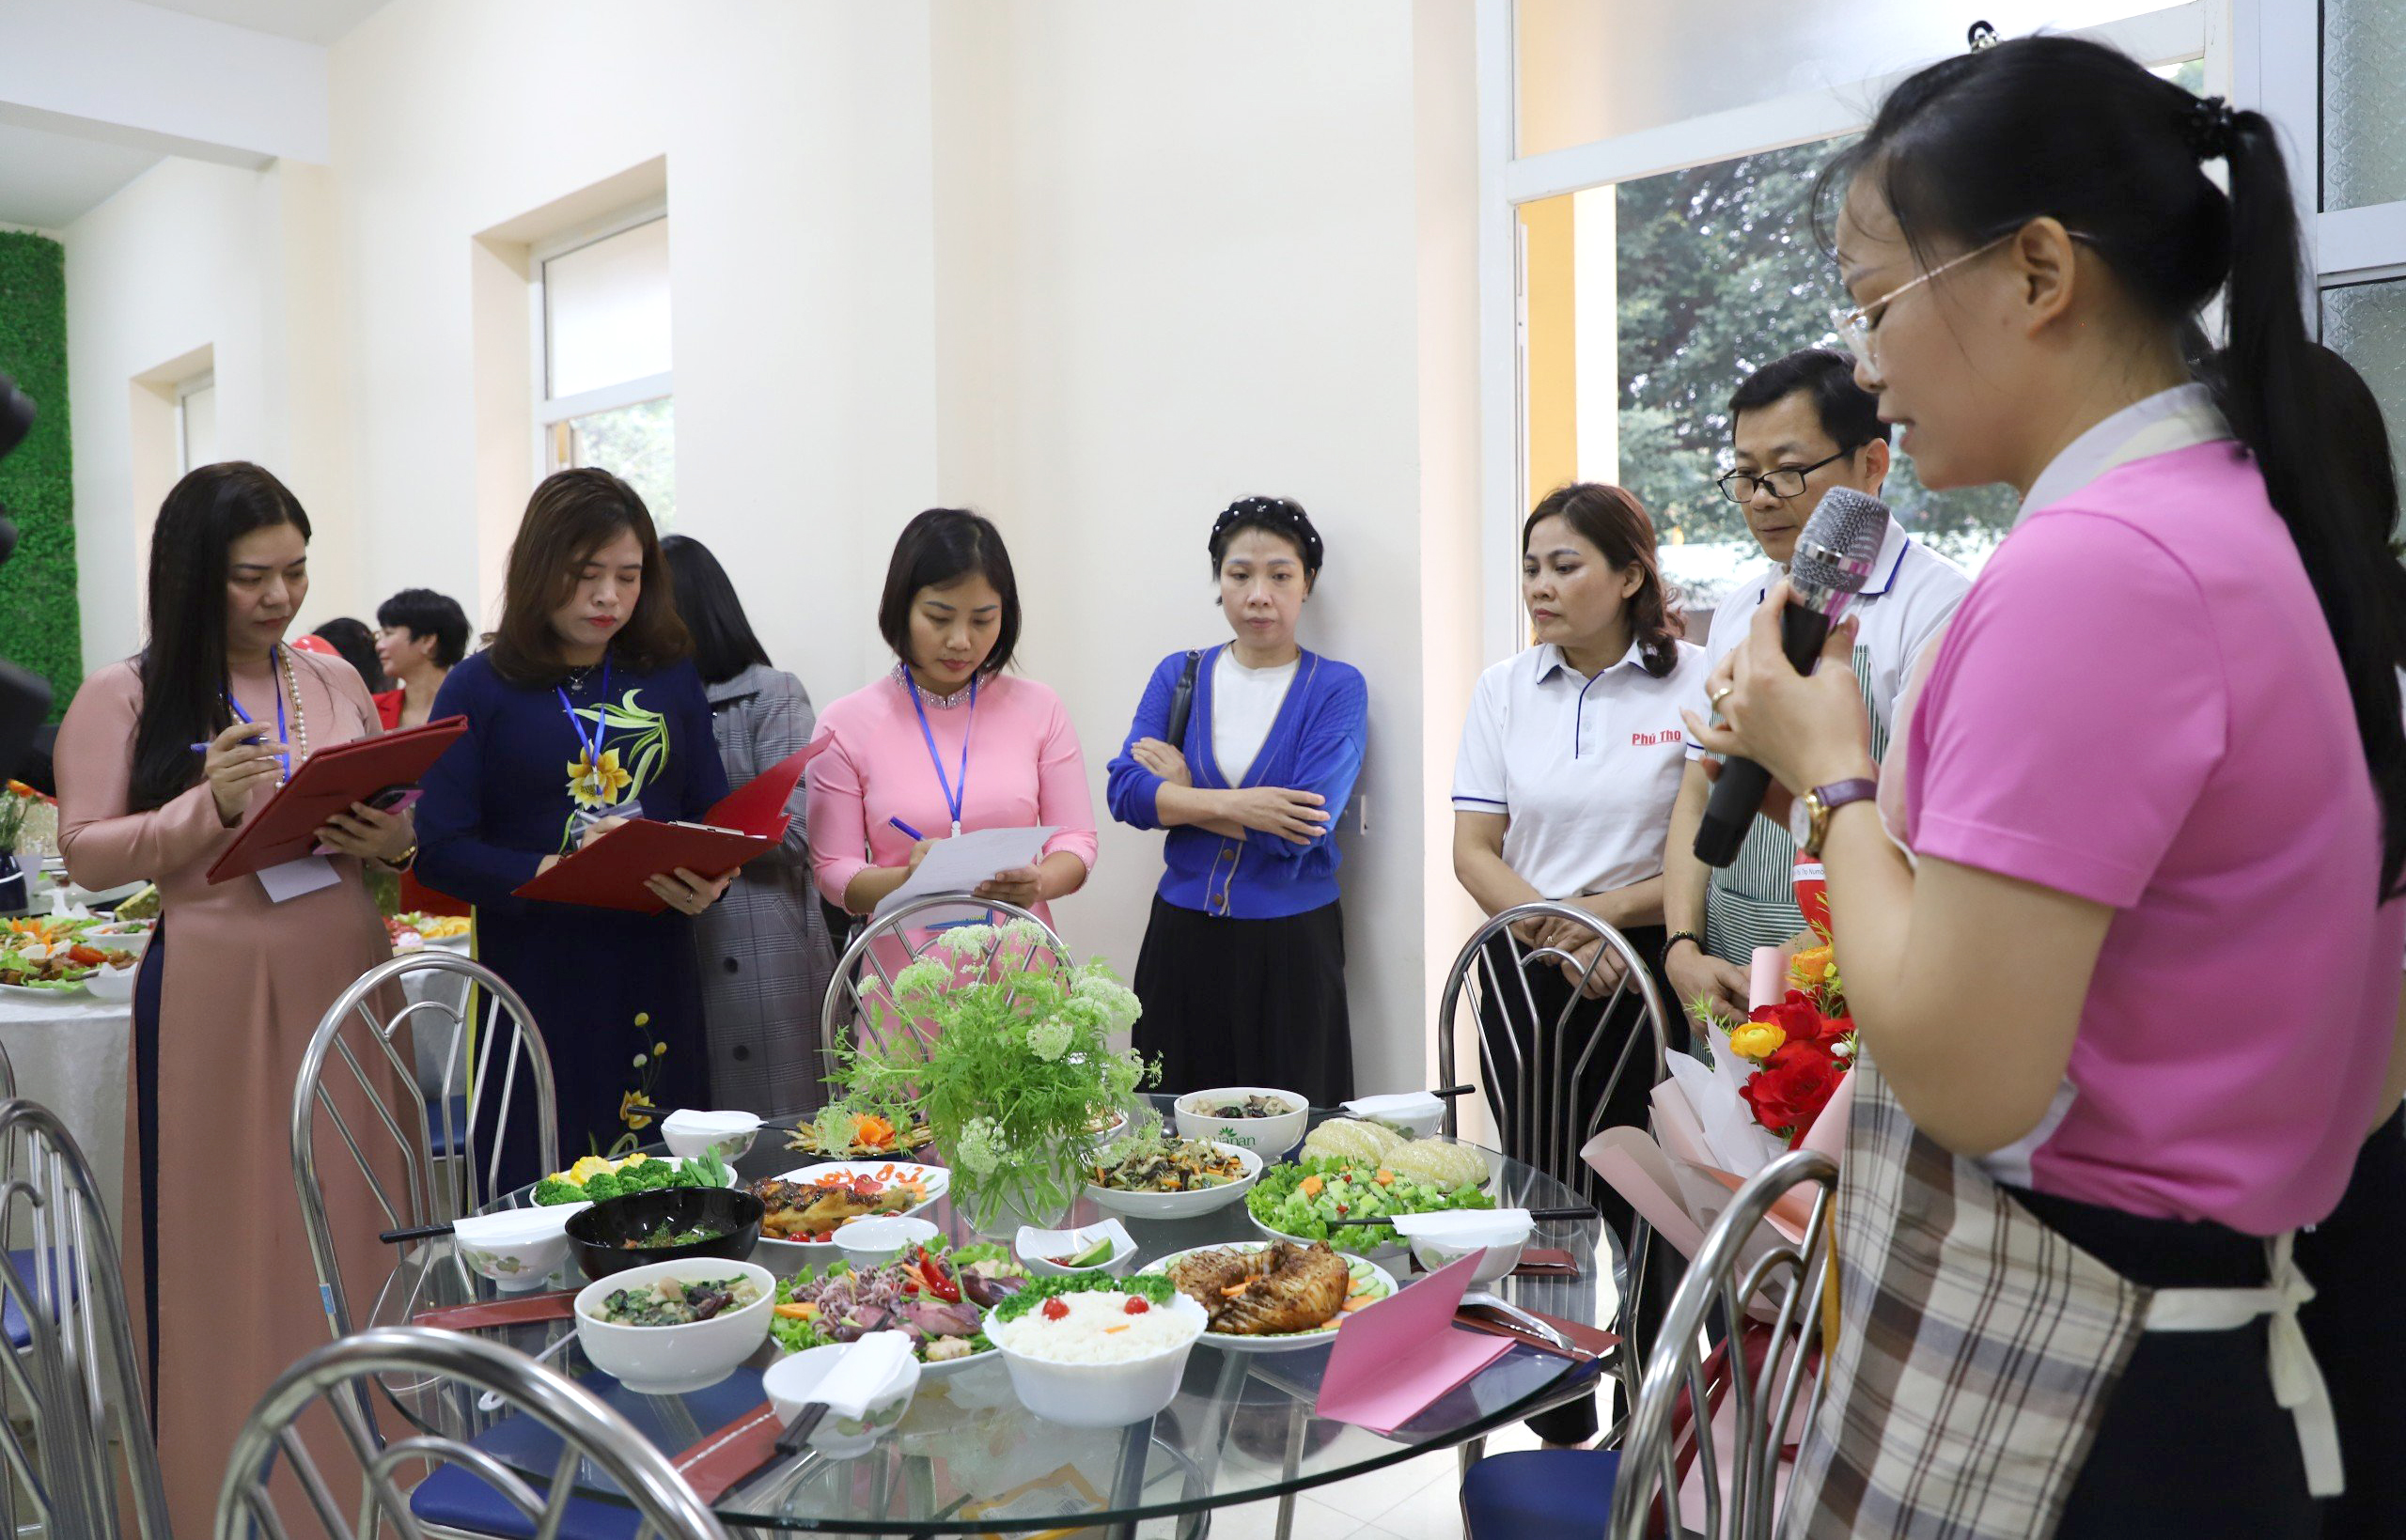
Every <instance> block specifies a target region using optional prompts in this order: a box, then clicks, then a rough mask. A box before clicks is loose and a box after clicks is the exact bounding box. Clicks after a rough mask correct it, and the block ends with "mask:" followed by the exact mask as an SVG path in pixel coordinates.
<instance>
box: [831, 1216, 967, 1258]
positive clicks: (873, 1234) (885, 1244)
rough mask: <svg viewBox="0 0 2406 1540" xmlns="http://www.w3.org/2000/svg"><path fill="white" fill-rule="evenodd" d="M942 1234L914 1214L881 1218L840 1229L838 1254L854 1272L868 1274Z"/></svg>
mask: <svg viewBox="0 0 2406 1540" xmlns="http://www.w3.org/2000/svg"><path fill="white" fill-rule="evenodd" d="M941 1234H943V1232H942V1231H940V1230H938V1229H937V1228H936V1227H935V1225H934V1224H933V1223H932V1222H930V1221H927V1220H923V1219H920V1218H919V1217H918V1216H917V1215H915V1214H879V1215H875V1216H873V1217H871V1218H869V1219H865V1220H853V1221H851V1222H849V1223H847V1224H843V1225H840V1226H838V1227H837V1228H836V1251H838V1252H841V1253H843V1258H844V1260H845V1261H846V1262H849V1263H851V1267H852V1270H853V1271H854V1272H868V1271H870V1270H872V1269H874V1268H883V1266H885V1265H886V1264H887V1263H888V1262H891V1261H893V1260H895V1259H896V1258H897V1257H898V1256H900V1255H901V1254H902V1253H903V1252H907V1251H909V1250H911V1249H912V1248H913V1247H914V1246H925V1245H926V1244H928V1243H929V1242H930V1241H931V1240H933V1239H935V1238H936V1237H937V1236H939V1235H941Z"/></svg>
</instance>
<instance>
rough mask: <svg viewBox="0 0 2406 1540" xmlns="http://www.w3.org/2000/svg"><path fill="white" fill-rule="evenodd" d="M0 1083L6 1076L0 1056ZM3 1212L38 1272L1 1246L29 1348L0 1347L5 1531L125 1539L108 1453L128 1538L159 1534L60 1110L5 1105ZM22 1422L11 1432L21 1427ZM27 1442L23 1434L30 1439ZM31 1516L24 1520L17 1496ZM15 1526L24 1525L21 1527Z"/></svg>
mask: <svg viewBox="0 0 2406 1540" xmlns="http://www.w3.org/2000/svg"><path fill="white" fill-rule="evenodd" d="M0 1075H6V1077H7V1079H8V1081H9V1082H10V1084H11V1088H12V1089H13V1083H14V1080H15V1077H14V1074H13V1072H10V1071H8V1067H7V1064H6V1060H5V1058H0ZM0 1216H5V1221H6V1227H7V1230H8V1237H9V1238H10V1239H16V1238H19V1237H24V1238H27V1239H30V1241H31V1242H32V1244H31V1245H30V1247H27V1248H23V1249H25V1250H29V1251H30V1252H31V1253H32V1255H31V1258H30V1260H31V1262H32V1266H33V1277H32V1278H31V1279H28V1278H26V1277H25V1276H24V1274H23V1273H22V1272H20V1271H19V1270H18V1267H17V1259H16V1258H15V1256H13V1255H11V1254H9V1253H8V1252H6V1251H0V1292H5V1295H6V1297H7V1299H8V1302H9V1303H11V1304H14V1305H15V1306H16V1307H17V1310H18V1313H19V1314H21V1315H22V1316H23V1318H24V1321H25V1326H26V1333H27V1337H28V1341H27V1343H26V1345H25V1346H24V1347H23V1348H21V1349H19V1350H17V1351H15V1352H8V1353H0V1462H5V1464H6V1467H7V1469H6V1470H5V1471H0V1524H5V1525H6V1527H7V1528H8V1529H9V1530H13V1531H16V1532H20V1533H38V1534H44V1535H48V1536H52V1537H54V1540H120V1537H122V1536H123V1535H125V1534H126V1533H127V1530H126V1528H125V1525H124V1522H123V1515H122V1513H121V1512H120V1511H119V1508H118V1503H117V1499H118V1492H119V1471H118V1470H117V1457H116V1456H114V1455H113V1454H111V1452H110V1451H111V1440H112V1437H114V1439H115V1440H116V1442H117V1445H118V1446H119V1447H121V1448H122V1449H123V1451H124V1454H123V1463H124V1470H123V1472H122V1474H123V1481H124V1487H125V1489H126V1491H127V1492H128V1493H129V1494H130V1495H131V1497H132V1500H133V1517H134V1528H133V1533H135V1534H137V1535H140V1536H142V1537H144V1540H168V1533H169V1531H168V1523H167V1500H166V1493H165V1488H164V1486H163V1485H162V1484H161V1481H160V1475H159V1452H158V1448H157V1446H156V1445H155V1444H153V1443H152V1442H151V1439H150V1425H149V1422H148V1408H149V1401H148V1397H147V1396H146V1395H145V1394H144V1393H143V1389H142V1371H141V1360H140V1359H139V1358H137V1357H136V1356H135V1353H134V1347H133V1329H132V1313H131V1312H130V1311H129V1310H128V1309H127V1307H126V1302H125V1289H124V1284H123V1283H122V1282H121V1280H120V1275H119V1272H118V1261H117V1240H116V1237H115V1235H114V1234H113V1233H112V1231H111V1229H110V1226H109V1221H108V1214H107V1211H106V1210H105V1209H104V1208H102V1205H101V1200H100V1194H99V1191H98V1190H97V1188H96V1186H95V1184H94V1182H93V1178H92V1168H91V1166H90V1164H89V1163H88V1162H87V1161H86V1159H84V1152H83V1151H82V1150H81V1149H79V1148H78V1147H77V1146H76V1143H75V1140H74V1136H73V1135H71V1134H70V1133H69V1132H68V1131H67V1127H66V1125H65V1124H63V1123H61V1122H60V1121H59V1120H58V1117H57V1115H56V1114H55V1113H54V1112H51V1111H50V1110H49V1109H48V1108H46V1107H43V1106H41V1105H39V1103H36V1102H31V1101H24V1100H22V1099H18V1098H16V1097H10V1098H9V1099H8V1101H6V1102H5V1103H0ZM21 1421H23V1423H25V1424H27V1425H26V1429H25V1431H23V1432H21V1431H20V1427H19V1423H20V1422H21ZM28 1432H29V1433H30V1435H31V1437H30V1438H27V1437H26V1433H28ZM21 1496H22V1498H23V1501H24V1503H25V1505H26V1506H28V1507H29V1508H30V1510H31V1512H30V1513H29V1514H21V1513H20V1511H19V1499H20V1497H21ZM21 1523H22V1525H23V1527H22V1528H21V1527H20V1526H21Z"/></svg>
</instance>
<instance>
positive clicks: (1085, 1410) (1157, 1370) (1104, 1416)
mask: <svg viewBox="0 0 2406 1540" xmlns="http://www.w3.org/2000/svg"><path fill="white" fill-rule="evenodd" d="M1153 1308H1154V1309H1156V1310H1166V1311H1170V1312H1172V1313H1174V1314H1177V1315H1178V1316H1179V1318H1180V1320H1183V1321H1185V1322H1187V1323H1189V1324H1190V1325H1191V1326H1193V1328H1194V1335H1193V1336H1190V1337H1188V1338H1187V1339H1186V1340H1185V1341H1184V1342H1181V1343H1180V1344H1179V1345H1178V1346H1175V1347H1165V1348H1164V1349H1162V1350H1161V1351H1160V1352H1158V1353H1153V1354H1150V1355H1148V1356H1147V1357H1145V1358H1140V1359H1130V1360H1128V1361H1125V1362H1121V1363H1055V1362H1054V1361H1051V1360H1049V1359H1039V1358H1030V1357H1029V1356H1027V1355H1026V1354H1024V1353H1014V1352H1012V1351H1011V1349H1010V1347H1009V1346H1008V1345H1007V1344H1004V1343H1002V1342H1000V1341H997V1342H996V1343H995V1345H994V1346H996V1347H997V1348H998V1349H999V1350H1000V1351H1001V1353H1002V1355H1003V1363H1004V1366H1005V1367H1006V1368H1008V1369H1009V1370H1010V1376H1011V1389H1012V1390H1013V1391H1016V1392H1018V1393H1019V1400H1020V1405H1021V1406H1023V1407H1025V1408H1027V1409H1028V1410H1029V1411H1032V1412H1034V1413H1035V1414H1036V1415H1037V1416H1039V1417H1041V1418H1043V1419H1044V1420H1045V1421H1046V1422H1048V1423H1058V1424H1060V1425H1061V1426H1062V1427H1098V1428H1100V1427H1126V1426H1127V1425H1128V1424H1129V1423H1141V1422H1143V1421H1145V1420H1146V1419H1147V1418H1149V1417H1152V1416H1154V1415H1155V1414H1157V1413H1159V1412H1160V1411H1161V1410H1163V1408H1166V1407H1167V1406H1168V1405H1169V1404H1170V1403H1171V1402H1172V1401H1174V1400H1176V1399H1177V1398H1178V1383H1179V1380H1180V1377H1183V1376H1184V1375H1185V1373H1186V1358H1187V1355H1188V1354H1190V1353H1192V1352H1194V1351H1195V1343H1196V1342H1198V1341H1200V1340H1201V1338H1202V1335H1203V1328H1204V1327H1205V1326H1207V1325H1208V1324H1210V1320H1211V1318H1210V1317H1209V1316H1207V1315H1205V1314H1203V1307H1202V1306H1201V1305H1198V1304H1196V1303H1195V1301H1194V1300H1192V1299H1188V1298H1187V1297H1186V1296H1184V1295H1182V1294H1180V1295H1177V1296H1174V1297H1173V1298H1172V1299H1171V1300H1170V1302H1169V1303H1168V1304H1166V1305H1156V1306H1154V1307H1153ZM992 1334H993V1333H992V1329H991V1328H990V1329H989V1330H988V1332H987V1335H989V1336H992Z"/></svg>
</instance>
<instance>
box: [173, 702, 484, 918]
mask: <svg viewBox="0 0 2406 1540" xmlns="http://www.w3.org/2000/svg"><path fill="white" fill-rule="evenodd" d="M467 730H468V719H467V718H466V717H445V718H444V719H443V720H442V721H441V722H430V723H427V724H426V725H425V726H423V727H412V728H410V729H408V730H407V731H405V732H398V733H383V734H380V735H379V736H377V737H375V738H363V739H355V740H353V741H352V742H349V743H337V744H336V745H335V746H334V747H332V748H329V749H320V750H318V751H317V752H316V753H314V754H310V755H309V757H308V758H306V759H304V760H303V761H301V768H300V769H299V770H295V771H293V773H292V779H291V780H289V781H287V782H286V783H284V785H283V786H282V787H281V788H280V789H279V790H278V791H277V792H276V794H275V796H274V798H273V800H272V801H269V803H268V804H267V805H266V806H265V807H263V808H260V809H259V811H258V815H257V816H256V817H253V818H252V819H251V820H250V821H249V822H248V823H246V824H244V825H243V826H242V834H241V835H240V836H239V837H238V838H237V839H236V840H235V841H234V843H233V844H232V845H230V846H228V847H227V849H226V853H225V854H224V855H222V856H219V857H218V858H217V860H216V861H215V862H214V863H212V864H211V866H210V868H209V880H211V882H227V881H231V880H232V879H235V878H238V877H247V876H249V875H250V874H251V873H253V872H256V871H262V870H264V869H266V868H267V867H270V866H281V865H283V864H284V863H286V862H288V861H298V860H300V859H301V858H302V857H303V856H305V855H307V854H308V853H309V852H310V851H312V850H314V849H316V848H317V846H318V831H319V830H320V828H322V827H324V825H325V821H326V820H327V819H328V818H329V817H333V816H334V815H335V814H336V813H340V812H343V811H345V810H347V809H348V808H349V807H350V806H351V804H352V803H353V802H364V801H367V800H368V799H369V798H371V797H373V796H375V795H376V794H377V793H378V792H380V791H383V790H385V789H387V788H389V787H392V786H415V785H417V783H418V782H419V781H420V780H422V779H424V777H425V775H426V772H427V771H428V770H431V769H433V768H434V762H435V761H436V760H438V759H440V758H442V757H443V752H444V751H445V749H448V748H449V747H450V746H451V745H452V743H453V742H454V741H455V740H457V739H459V737H460V735H461V734H462V733H465V732H466V731H467Z"/></svg>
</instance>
